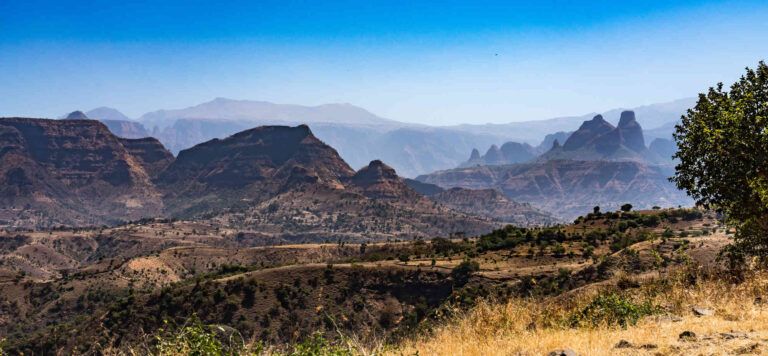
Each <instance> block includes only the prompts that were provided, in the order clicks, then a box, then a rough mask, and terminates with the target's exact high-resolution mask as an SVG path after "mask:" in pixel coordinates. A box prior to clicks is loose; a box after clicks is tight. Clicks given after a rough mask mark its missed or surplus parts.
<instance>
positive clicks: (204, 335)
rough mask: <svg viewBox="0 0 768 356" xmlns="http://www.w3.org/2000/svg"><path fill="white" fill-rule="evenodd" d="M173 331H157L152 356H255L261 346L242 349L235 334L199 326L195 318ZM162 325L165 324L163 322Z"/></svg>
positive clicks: (216, 326)
mask: <svg viewBox="0 0 768 356" xmlns="http://www.w3.org/2000/svg"><path fill="white" fill-rule="evenodd" d="M190 321H191V322H190V324H189V325H188V326H185V327H182V328H180V329H178V330H176V331H168V330H164V329H160V332H161V334H162V335H160V336H155V347H154V350H153V351H154V352H152V354H153V355H201V356H202V355H259V354H261V353H262V351H263V348H262V345H261V344H257V345H256V346H253V347H247V346H245V343H244V342H243V338H242V337H241V335H240V333H239V332H237V330H234V329H232V328H229V327H223V326H218V325H212V326H208V325H203V324H202V322H200V320H199V319H197V317H193V318H192V319H190ZM166 325H168V323H167V322H166Z"/></svg>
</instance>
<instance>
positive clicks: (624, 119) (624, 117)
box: [618, 110, 637, 128]
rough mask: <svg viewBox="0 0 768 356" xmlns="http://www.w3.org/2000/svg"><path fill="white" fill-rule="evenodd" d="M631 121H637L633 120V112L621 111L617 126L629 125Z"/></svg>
mask: <svg viewBox="0 0 768 356" xmlns="http://www.w3.org/2000/svg"><path fill="white" fill-rule="evenodd" d="M632 123H637V120H635V112H634V111H631V110H626V111H622V112H621V118H620V119H619V126H618V127H619V128H622V127H625V126H628V125H631V124H632Z"/></svg>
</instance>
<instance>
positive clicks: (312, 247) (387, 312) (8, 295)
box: [0, 209, 758, 354]
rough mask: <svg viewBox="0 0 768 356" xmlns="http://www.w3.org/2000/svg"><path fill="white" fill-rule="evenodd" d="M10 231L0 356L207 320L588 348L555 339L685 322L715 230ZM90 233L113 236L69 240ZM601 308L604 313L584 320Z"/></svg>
mask: <svg viewBox="0 0 768 356" xmlns="http://www.w3.org/2000/svg"><path fill="white" fill-rule="evenodd" d="M19 235H20V237H16V240H14V241H17V243H14V244H9V245H8V246H2V248H3V249H4V250H3V253H4V256H6V257H4V259H3V261H17V259H21V260H24V261H27V260H29V261H35V262H36V264H34V266H32V267H30V266H28V265H27V264H21V263H9V262H4V265H5V268H6V269H5V270H3V273H2V275H0V276H1V277H2V278H0V286H2V288H0V333H2V336H1V337H4V338H5V339H6V341H5V342H4V343H3V347H4V348H5V349H6V350H7V351H8V352H10V353H11V354H15V353H19V352H24V353H25V354H40V353H54V352H64V353H75V354H77V353H87V352H91V353H93V352H96V353H120V352H126V353H129V352H130V351H131V350H134V351H135V350H138V349H141V350H145V351H146V350H150V351H152V352H155V351H157V352H159V350H160V348H161V347H163V345H165V344H164V342H166V341H167V342H168V343H170V344H173V343H178V342H181V343H184V342H186V341H185V340H186V339H185V337H186V336H183V335H189V333H188V332H187V331H185V330H187V328H195V327H196V328H198V329H199V330H198V331H197V332H194V333H193V334H195V335H197V334H200V333H203V334H206V333H212V334H210V335H209V336H210V337H211V340H213V341H216V340H219V341H218V342H222V339H221V337H222V335H221V333H220V332H217V331H215V330H214V329H216V330H219V329H222V328H223V330H229V331H227V333H229V334H227V335H229V336H231V335H232V333H234V331H237V335H239V336H238V337H239V338H241V339H242V340H241V341H242V342H240V343H239V344H238V345H241V346H242V345H243V344H245V345H251V346H250V350H251V351H258V350H262V351H263V350H266V351H265V352H269V353H275V352H293V351H296V350H298V349H297V348H301V347H305V346H306V347H310V348H313V347H320V348H321V349H324V350H326V351H327V350H328V348H329V347H330V348H339V347H340V348H341V349H343V350H345V352H346V351H349V352H351V353H352V354H358V353H371V352H377V353H385V352H386V353H396V354H398V353H400V352H405V353H406V354H412V353H414V352H416V351H419V354H439V353H441V352H442V353H450V352H451V351H452V350H454V351H455V350H466V351H462V352H463V353H464V354H474V353H476V352H479V351H481V349H478V348H479V347H489V348H490V345H493V343H492V342H491V341H488V340H486V341H483V340H484V339H483V338H489V340H490V339H493V340H495V341H494V342H498V343H503V342H508V343H512V344H509V345H507V346H509V347H507V346H505V348H503V350H509V348H510V347H512V346H514V345H528V346H525V347H523V346H520V351H521V352H524V353H525V352H533V353H534V354H540V353H541V352H540V351H542V350H544V349H547V348H549V347H553V348H554V347H556V346H555V344H558V343H560V344H562V347H570V348H573V349H574V350H576V349H578V350H577V351H578V352H579V353H580V354H591V353H590V352H597V351H594V350H598V348H599V347H602V346H599V345H597V344H595V345H592V344H584V342H589V341H588V339H584V340H585V341H582V343H576V342H575V341H574V342H573V343H570V342H567V341H568V340H571V339H568V337H572V338H577V336H578V335H582V334H584V335H586V334H585V333H587V334H588V333H593V332H596V331H594V330H609V331H610V332H611V333H614V332H615V333H617V334H615V335H619V336H621V337H623V336H622V335H630V334H623V333H624V332H625V331H621V330H629V329H630V328H636V327H643V325H645V324H642V323H645V322H647V321H643V320H645V319H644V317H645V316H646V315H652V316H654V317H656V316H660V315H674V316H683V317H684V320H686V321H685V322H686V323H687V322H688V321H687V317H686V315H687V313H690V311H687V310H688V309H689V308H688V307H687V306H685V305H681V304H677V305H676V306H674V307H670V305H669V303H672V302H674V301H675V299H672V297H673V296H674V295H677V294H674V293H679V294H680V295H688V294H690V295H693V294H691V293H693V292H692V291H693V289H691V288H694V289H695V288H697V286H698V284H696V283H699V281H707V282H706V283H710V284H711V285H715V284H717V283H721V284H722V283H725V282H718V281H719V280H718V279H716V277H717V276H718V275H717V274H707V275H703V276H702V275H701V274H699V273H698V272H695V271H694V270H692V269H691V268H692V267H691V266H695V265H697V264H706V265H710V266H713V265H716V263H714V262H713V261H714V259H715V257H716V254H717V251H719V249H720V248H721V247H722V246H724V245H725V244H726V243H728V240H729V234H728V232H727V231H726V229H725V228H724V227H722V226H721V223H720V222H719V220H717V217H716V216H715V215H714V214H713V213H710V212H704V211H698V210H695V209H676V210H648V211H640V212H632V213H620V212H608V213H598V214H589V215H587V216H584V217H580V218H579V219H577V220H576V221H575V222H574V223H572V224H569V225H558V226H554V227H548V228H530V229H525V228H517V227H513V226H508V227H505V228H503V229H499V230H496V231H493V232H492V233H489V234H486V235H482V236H478V237H474V238H470V237H466V236H463V235H458V236H446V237H445V238H436V239H432V240H421V239H415V240H410V241H391V242H383V243H369V244H362V245H361V244H347V243H341V242H337V243H325V244H304V245H283V246H272V247H244V246H246V245H247V244H248V241H249V239H251V238H254V237H251V236H250V235H248V234H241V233H238V232H236V231H230V230H216V229H215V228H206V227H205V226H204V225H201V224H193V223H186V222H172V221H150V222H144V223H140V224H132V225H127V226H122V227H119V228H115V229H107V230H78V231H49V232H32V233H23V234H19ZM104 235H108V236H113V237H118V236H119V237H120V238H119V239H116V241H117V243H112V244H106V243H102V244H98V243H97V244H96V245H95V246H91V245H89V244H85V242H90V243H93V242H98V241H100V240H98V239H96V237H97V236H104ZM256 238H258V237H256ZM55 241H58V242H55ZM73 241H81V243H79V244H78V243H77V242H73ZM104 241H112V239H109V240H106V239H105V240H104ZM152 241H154V242H152ZM102 242H103V241H102ZM149 242H152V243H149ZM41 246H52V247H51V249H52V250H55V251H56V252H57V253H58V254H60V255H63V256H67V258H69V260H71V261H73V262H71V266H72V268H70V269H68V270H59V269H56V268H54V267H52V266H51V264H55V263H58V262H57V261H58V260H56V259H50V260H46V259H45V256H48V255H47V254H42V253H38V254H35V253H34V251H35V250H34V249H35V248H38V250H37V251H38V252H39V251H42V249H41V248H40V247H41ZM84 246H90V247H87V248H86V247H84ZM130 246H144V248H138V247H133V248H128V247H130ZM241 246H243V247H241ZM24 251H31V252H24ZM88 251H90V252H88ZM94 251H100V252H99V253H94ZM25 253H26V254H28V256H27V255H25ZM25 268H26V269H27V270H29V271H30V272H29V273H27V272H25V271H26V270H25ZM36 271H37V272H36ZM681 271H688V272H685V274H681V273H683V272H681ZM681 276H685V278H683V277H681ZM694 277H695V278H694ZM717 278H719V277H717ZM691 280H693V281H695V282H696V283H694V284H691V283H690V281H691ZM755 280H758V279H755ZM702 283H703V282H702ZM713 283H714V284H713ZM710 284H707V286H709V285H710ZM702 286H703V285H702ZM686 288H688V289H686ZM698 288H700V289H701V288H703V287H698ZM707 288H709V287H707ZM745 288H746V287H745ZM755 288H757V287H755ZM689 289H690V290H691V291H688V290H689ZM751 290H754V288H753V289H751ZM611 293H615V294H611ZM670 293H672V294H670ZM686 293H687V294H686ZM697 293H704V294H701V295H706V293H710V292H708V291H706V290H700V291H699V292H697ZM711 293H718V292H716V290H713V291H711ZM715 295H717V294H715ZM697 298H698V297H697ZM702 298H703V297H702ZM743 298H747V297H743ZM677 300H680V299H677ZM691 300H692V301H695V299H691ZM701 300H702V302H701V303H702V304H705V305H704V306H706V307H710V308H712V307H714V306H713V305H711V304H707V303H705V301H706V300H704V299H701ZM712 300H714V299H712ZM595 303H596V304H595ZM606 303H607V304H606ZM691 303H693V302H691ZM590 305H593V306H592V307H591V308H590V307H589V306H590ZM605 308H607V309H608V310H609V311H610V313H613V312H616V313H619V314H618V315H619V316H617V317H614V316H608V317H606V316H604V315H602V314H601V313H603V312H602V311H601V312H599V313H598V315H596V316H595V315H593V314H594V313H595V310H603V309H605ZM611 308H613V309H611ZM686 308H688V309H686ZM614 309H615V310H614ZM521 310H525V311H526V313H521V312H517V311H521ZM483 313H491V314H493V315H494V317H493V318H487V317H485V316H484V315H485V314H483ZM505 313H506V314H505ZM718 313H719V312H718ZM504 315H506V316H504ZM717 315H719V314H716V316H717ZM606 318H607V319H606ZM19 320H21V321H22V322H19ZM702 320H704V319H702ZM635 321H638V324H637V325H634V322H635ZM603 322H606V323H608V324H606V325H602V324H601V323H603ZM472 323H479V324H477V325H475V324H472ZM505 325H506V326H505ZM520 325H523V326H524V327H522V329H520V328H519V326H520ZM674 325H675V326H677V325H687V324H679V323H674ZM600 328H603V329H600ZM516 330H517V331H516ZM670 330H672V329H670ZM674 330H676V329H674ZM728 331H729V330H726V331H724V332H728ZM518 332H523V333H529V334H526V335H529V336H530V337H541V338H542V339H541V340H546V338H543V337H544V336H543V335H544V334H541V333H547V335H549V334H552V335H555V336H552V337H551V340H550V341H549V342H544V341H542V342H541V343H522V342H521V341H520V340H518V339H517V338H516V337H513V336H515V335H518V334H516V333H518ZM606 332H608V331H606ZM744 332H746V331H744ZM321 334H322V335H323V336H322V337H321V336H320V335H321ZM180 335H181V336H180ZM451 335H453V336H451ZM505 335H506V336H505ZM509 335H512V336H509ZM557 335H560V336H557ZM568 335H572V336H568ZM573 335H576V336H573ZM612 335H613V334H612ZM182 336H183V337H182ZM229 336H228V337H229ZM158 337H159V338H160V339H157V338H158ZM448 337H451V338H454V337H455V339H456V340H464V339H466V340H464V341H462V344H463V345H465V346H463V347H465V348H466V349H463V348H459V347H458V346H454V347H453V348H451V347H449V346H448V345H449V344H448V343H447V341H445V340H444V339H441V338H448ZM504 337H507V338H511V339H510V340H507V341H504V340H505V339H504ZM166 339H168V340H170V341H168V340H166ZM161 340H166V341H161ZM174 340H175V341H174ZM227 340H230V341H231V338H230V339H227ZM512 340H518V341H512ZM558 340H560V341H558ZM600 340H602V341H604V342H609V341H605V340H603V339H600ZM638 340H639V339H638ZM213 341H211V342H213ZM618 341H619V340H615V341H611V342H614V343H616V342H618ZM629 341H630V342H633V343H637V342H641V341H642V340H639V341H637V340H629ZM227 342H229V341H227ZM456 342H459V341H456ZM515 343H516V344H515ZM385 344H386V345H389V346H387V347H384V346H382V345H385ZM227 345H229V346H227ZM259 345H261V346H259ZM301 345H304V346H301ZM323 345H324V346H323ZM350 345H353V346H354V347H355V349H351V348H350V347H351V346H350ZM472 345H475V346H472ZM499 345H501V344H499ZM601 345H602V344H601ZM166 346H167V345H166ZM176 346H178V345H176ZM176 346H173V347H176ZM321 346H322V347H321ZM657 346H658V345H657ZM169 347H171V346H169ZM221 347H225V348H226V347H233V346H232V345H231V344H227V343H226V342H225V343H223V344H222V345H221ZM441 347H442V348H441ZM515 347H516V346H515ZM660 347H661V346H659V348H660ZM512 348H513V349H514V347H512ZM579 348H582V349H579ZM441 350H442V351H441ZM489 350H490V349H489ZM499 350H502V348H500V349H499ZM584 350H586V351H584ZM643 350H644V349H643ZM337 351H338V350H337ZM550 351H551V350H550ZM657 351H658V350H657ZM242 352H244V351H243V350H240V353H242ZM547 352H548V351H547ZM601 352H602V351H601ZM638 352H639V351H638ZM171 354H173V353H171ZM310 354H312V353H310Z"/></svg>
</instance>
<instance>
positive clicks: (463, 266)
mask: <svg viewBox="0 0 768 356" xmlns="http://www.w3.org/2000/svg"><path fill="white" fill-rule="evenodd" d="M478 270H480V264H479V263H477V262H475V261H472V260H469V259H467V260H464V261H463V262H461V263H459V265H458V266H456V267H454V268H453V270H452V271H451V276H453V279H454V280H456V283H459V284H465V283H467V280H469V277H470V276H471V275H472V273H474V272H477V271H478Z"/></svg>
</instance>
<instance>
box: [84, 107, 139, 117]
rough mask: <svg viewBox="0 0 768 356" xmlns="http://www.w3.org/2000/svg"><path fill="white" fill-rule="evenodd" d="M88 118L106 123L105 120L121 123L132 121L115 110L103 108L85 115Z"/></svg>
mask: <svg viewBox="0 0 768 356" xmlns="http://www.w3.org/2000/svg"><path fill="white" fill-rule="evenodd" d="M85 115H86V116H88V117H89V118H91V119H93V120H99V121H105V120H119V121H131V119H129V118H128V117H127V116H125V115H123V113H121V112H120V111H118V110H117V109H114V108H110V107H106V106H102V107H98V108H95V109H92V110H89V111H88V112H86V113H85Z"/></svg>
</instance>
